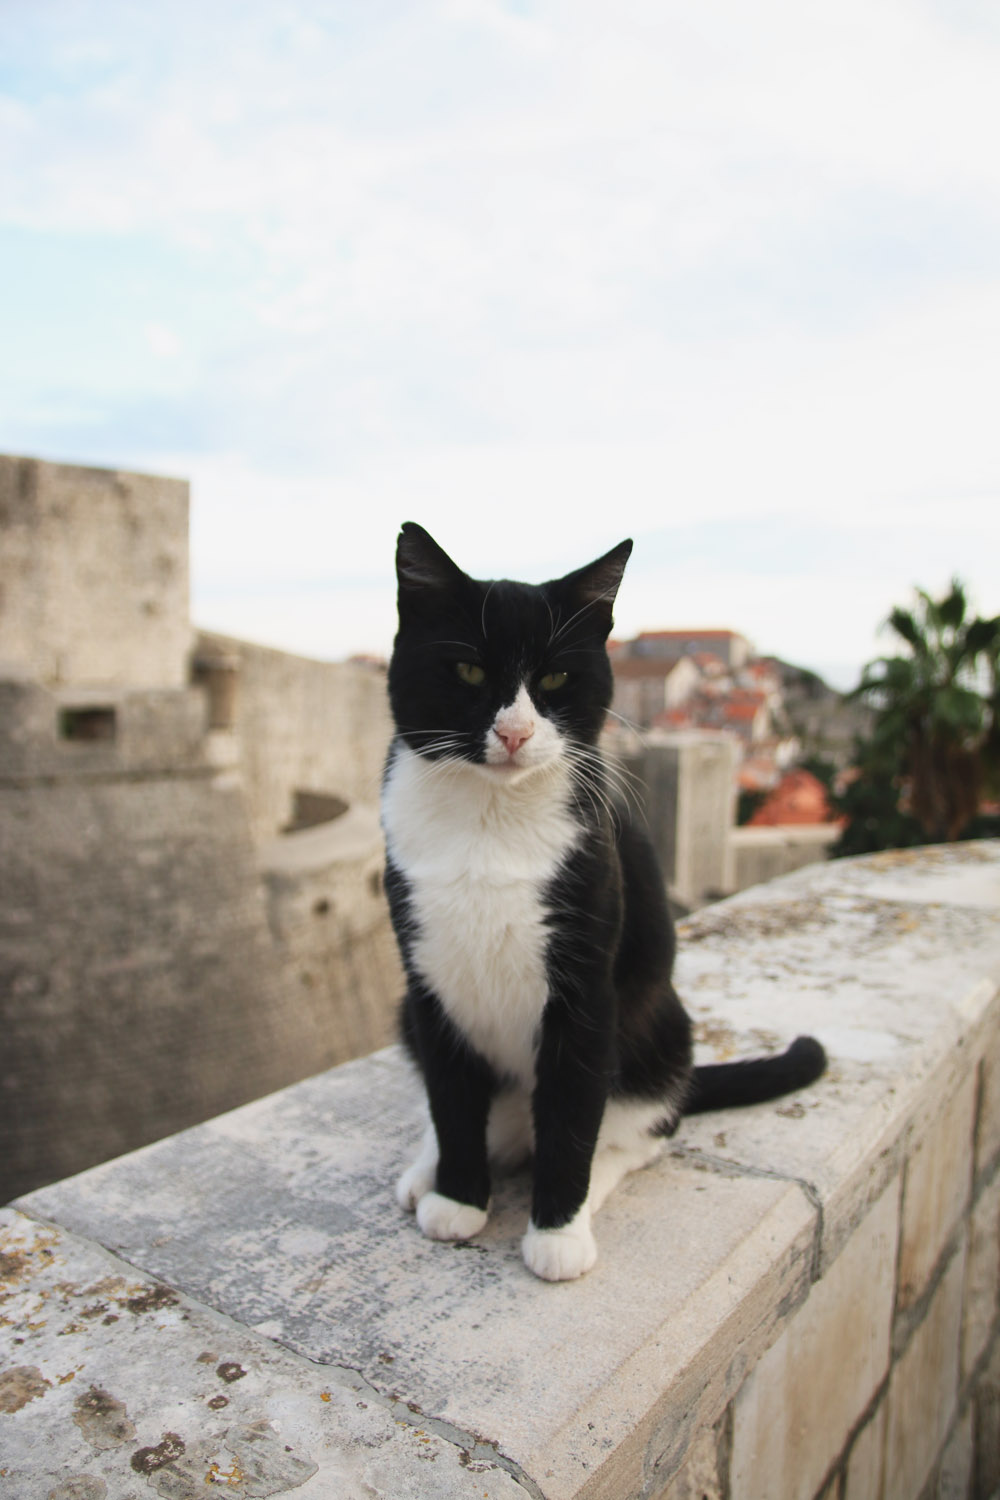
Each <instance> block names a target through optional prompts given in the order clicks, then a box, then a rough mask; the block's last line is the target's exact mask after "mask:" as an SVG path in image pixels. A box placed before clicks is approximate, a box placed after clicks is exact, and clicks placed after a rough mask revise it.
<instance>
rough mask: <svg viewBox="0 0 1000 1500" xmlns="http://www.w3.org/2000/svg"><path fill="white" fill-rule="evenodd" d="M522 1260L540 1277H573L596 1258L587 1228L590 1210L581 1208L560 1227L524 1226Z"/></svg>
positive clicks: (594, 1247) (580, 1274)
mask: <svg viewBox="0 0 1000 1500" xmlns="http://www.w3.org/2000/svg"><path fill="white" fill-rule="evenodd" d="M521 1253H522V1254H523V1256H524V1264H525V1265H526V1266H527V1267H528V1270H529V1271H534V1273H535V1275H536V1276H541V1278H542V1279H543V1281H575V1280H576V1278H577V1277H578V1276H582V1275H583V1274H584V1272H586V1271H589V1270H590V1269H591V1267H592V1266H593V1265H594V1264H595V1262H596V1260H597V1244H596V1242H595V1240H594V1236H593V1234H592V1233H591V1231H590V1214H589V1213H588V1212H587V1211H586V1209H585V1208H584V1209H581V1210H580V1212H579V1213H578V1214H577V1216H576V1218H575V1219H573V1220H572V1221H571V1222H570V1223H569V1224H564V1225H563V1227H562V1229H536V1228H535V1226H534V1224H530V1225H529V1226H528V1232H527V1234H526V1235H525V1236H524V1239H523V1240H522V1241H521Z"/></svg>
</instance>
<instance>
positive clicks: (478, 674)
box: [455, 661, 486, 687]
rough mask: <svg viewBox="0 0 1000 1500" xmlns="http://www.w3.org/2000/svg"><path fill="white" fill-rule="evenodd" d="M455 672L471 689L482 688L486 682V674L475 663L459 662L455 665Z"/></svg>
mask: <svg viewBox="0 0 1000 1500" xmlns="http://www.w3.org/2000/svg"><path fill="white" fill-rule="evenodd" d="M455 671H456V672H457V673H458V675H459V677H461V679H462V681H463V682H467V683H468V684H469V686H470V687H482V685H483V683H484V682H485V681H486V673H485V672H484V671H483V669H482V667H478V666H477V665H476V663H475V662H474V661H457V662H456V663H455Z"/></svg>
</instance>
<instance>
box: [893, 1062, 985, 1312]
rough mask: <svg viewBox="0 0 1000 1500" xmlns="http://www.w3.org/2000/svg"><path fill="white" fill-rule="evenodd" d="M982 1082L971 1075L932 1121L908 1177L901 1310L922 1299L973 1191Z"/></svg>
mask: <svg viewBox="0 0 1000 1500" xmlns="http://www.w3.org/2000/svg"><path fill="white" fill-rule="evenodd" d="M977 1085H978V1078H977V1075H976V1073H975V1072H971V1071H970V1072H969V1073H968V1074H967V1075H966V1077H965V1079H964V1081H963V1082H962V1085H961V1087H960V1088H959V1089H958V1091H957V1092H956V1093H955V1095H954V1096H953V1097H952V1098H951V1099H949V1100H948V1101H947V1103H946V1104H945V1106H944V1108H943V1109H942V1110H940V1111H939V1112H937V1113H936V1114H933V1115H930V1117H929V1121H928V1124H927V1128H926V1130H925V1131H924V1132H923V1134H922V1135H921V1136H920V1138H919V1140H917V1142H916V1144H915V1145H914V1146H913V1147H912V1148H911V1150H910V1153H909V1155H908V1157H907V1161H906V1170H905V1173H904V1177H903V1224H902V1234H901V1237H900V1251H899V1290H898V1304H897V1305H898V1306H899V1307H900V1308H907V1307H909V1306H911V1305H912V1304H913V1303H914V1302H916V1300H917V1298H918V1297H920V1296H921V1295H922V1294H923V1292H924V1290H925V1288H926V1287H927V1283H928V1281H929V1280H930V1276H931V1272H932V1271H933V1270H934V1267H935V1266H936V1265H937V1262H938V1260H939V1258H940V1256H941V1253H942V1251H943V1250H944V1248H945V1246H946V1244H947V1243H948V1240H949V1238H950V1237H951V1235H953V1234H954V1232H955V1228H956V1226H957V1224H958V1221H959V1219H960V1218H961V1216H962V1214H963V1213H964V1211H965V1209H966V1206H967V1204H968V1201H969V1194H970V1191H971V1187H972V1132H973V1125H974V1116H975V1107H976V1090H977Z"/></svg>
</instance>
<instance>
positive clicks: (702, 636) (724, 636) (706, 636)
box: [636, 630, 739, 641]
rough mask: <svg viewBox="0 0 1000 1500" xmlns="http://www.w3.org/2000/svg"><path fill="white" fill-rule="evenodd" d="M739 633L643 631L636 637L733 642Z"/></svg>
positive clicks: (661, 639) (649, 639)
mask: <svg viewBox="0 0 1000 1500" xmlns="http://www.w3.org/2000/svg"><path fill="white" fill-rule="evenodd" d="M738 634H739V632H738V631H736V630H641V631H640V632H639V634H638V635H637V636H636V640H637V641H689V640H691V639H697V640H713V641H731V640H732V639H733V638H734V637H735V636H736V635H738Z"/></svg>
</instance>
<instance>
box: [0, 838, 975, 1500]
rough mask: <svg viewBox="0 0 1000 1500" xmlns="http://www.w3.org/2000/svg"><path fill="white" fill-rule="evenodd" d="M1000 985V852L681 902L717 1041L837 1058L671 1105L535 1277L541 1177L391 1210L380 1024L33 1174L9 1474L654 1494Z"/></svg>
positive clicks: (832, 1255) (845, 872)
mask: <svg viewBox="0 0 1000 1500" xmlns="http://www.w3.org/2000/svg"><path fill="white" fill-rule="evenodd" d="M998 980H1000V845H997V844H995V843H990V842H988V843H980V844H966V845H958V846H953V847H950V848H947V849H929V850H917V851H906V852H900V853H896V854H890V855H880V856H875V857H872V858H868V859H864V860H858V861H840V862H837V863H834V864H830V865H818V866H811V867H809V868H808V869H805V870H801V871H798V872H796V873H795V874H793V875H791V876H788V877H785V878H784V879H782V880H779V881H775V882H772V883H771V884H770V885H767V886H763V887H757V888H755V889H753V890H750V891H747V892H744V893H742V894H741V895H740V896H738V897H734V898H732V899H731V900H729V901H726V902H723V903H720V904H719V905H717V906H714V907H709V908H706V909H705V910H704V911H702V912H700V913H698V914H697V916H695V917H694V918H692V919H690V920H688V921H687V922H686V923H684V924H683V926H682V929H681V953H680V958H679V962H678V986H679V989H680V991H681V993H682V994H683V995H684V997H685V1000H686V1003H687V1004H688V1006H689V1008H690V1010H691V1012H692V1014H693V1015H694V1017H695V1019H696V1021H697V1024H698V1032H699V1037H700V1043H699V1046H700V1051H701V1052H702V1054H703V1056H704V1057H705V1058H707V1057H709V1056H715V1057H730V1056H736V1055H740V1054H744V1053H747V1052H751V1051H759V1050H761V1049H763V1048H769V1047H771V1046H777V1045H783V1044H785V1043H786V1042H787V1041H788V1040H790V1039H791V1038H792V1037H793V1036H794V1035H796V1034H798V1033H800V1032H804V1031H809V1032H813V1033H814V1034H816V1035H818V1036H819V1037H820V1038H821V1040H822V1041H823V1042H824V1044H825V1045H826V1047H827V1049H828V1051H829V1053H830V1057H831V1066H830V1070H829V1072H828V1074H827V1075H826V1077H825V1078H824V1079H823V1080H821V1081H820V1082H819V1083H818V1084H816V1085H814V1087H813V1088H812V1089H810V1090H808V1091H805V1092H803V1093H802V1094H801V1095H799V1096H794V1097H792V1098H789V1099H785V1100H781V1101H776V1102H775V1103H773V1104H770V1105H761V1106H758V1107H756V1108H753V1109H748V1110H743V1111H734V1112H731V1113H720V1114H715V1115H705V1116H701V1117H697V1118H694V1119H691V1120H689V1121H685V1122H684V1123H683V1124H682V1127H681V1129H680V1131H679V1132H678V1134H677V1136H676V1137H675V1138H674V1140H673V1142H672V1143H671V1150H670V1154H669V1155H668V1156H667V1157H666V1158H665V1159H664V1160H663V1161H662V1162H660V1163H657V1164H656V1165H655V1166H654V1167H652V1168H650V1169H649V1170H647V1171H646V1172H643V1173H640V1174H638V1175H636V1176H634V1177H632V1178H631V1179H629V1180H628V1181H627V1182H626V1183H625V1184H623V1185H622V1187H621V1188H620V1189H619V1190H618V1191H617V1193H616V1194H615V1195H614V1196H613V1197H612V1199H611V1200H610V1202H609V1203H608V1204H607V1206H606V1207H605V1208H604V1209H603V1210H602V1212H601V1214H600V1215H599V1217H598V1219H597V1221H596V1235H597V1240H598V1245H599V1248H600V1255H601V1259H600V1261H599V1262H598V1265H597V1267H596V1268H595V1269H594V1271H592V1272H591V1273H590V1275H589V1276H587V1277H585V1278H584V1279H583V1280H581V1281H579V1282H574V1283H567V1284H562V1285H555V1286H553V1285H550V1284H548V1283H543V1282H539V1281H536V1280H535V1279H534V1278H532V1277H531V1276H530V1274H529V1273H528V1272H527V1271H526V1270H525V1269H524V1267H523V1265H522V1263H521V1259H520V1252H519V1241H520V1236H521V1233H522V1231H523V1228H524V1222H525V1218H526V1213H527V1202H528V1184H527V1179H526V1178H525V1177H521V1176H519V1177H514V1178H512V1179H509V1180H507V1181H505V1182H503V1183H501V1184H500V1185H499V1186H498V1190H497V1194H496V1200H495V1207H494V1212H493V1215H492V1217H491V1219H490V1222H489V1224H488V1225H487V1227H486V1229H485V1230H484V1231H483V1233H482V1234H481V1235H480V1236H478V1237H477V1238H476V1240H475V1241H473V1242H472V1243H470V1244H469V1245H466V1246H462V1247H452V1246H442V1245H437V1244H432V1243H430V1242H428V1241H426V1240H424V1239H423V1238H422V1237H421V1236H420V1234H419V1233H418V1231H417V1230H416V1228H415V1225H414V1223H413V1221H412V1219H410V1218H408V1217H406V1216H404V1215H402V1214H401V1213H400V1211H399V1210H398V1209H397V1207H396V1205H395V1202H394V1200H393V1196H392V1184H393V1180H394V1178H395V1176H396V1173H397V1172H398V1171H399V1169H400V1168H401V1167H402V1166H403V1165H404V1164H405V1163H406V1162H407V1160H408V1159H409V1157H410V1155H411V1153H412V1152H413V1150H414V1147H415V1144H416V1142H417V1139H418V1137H419V1134H420V1130H421V1119H422V1108H421V1101H420V1093H419V1089H418V1087H417V1085H416V1082H415V1079H414V1077H413V1075H412V1073H411V1071H410V1068H409V1066H408V1064H407V1063H406V1061H405V1060H404V1058H403V1057H402V1055H401V1053H400V1052H399V1050H398V1049H396V1048H390V1049H387V1050H386V1051H383V1052H380V1053H376V1054H374V1055H373V1056H371V1057H369V1058H365V1059H361V1060H360V1061H358V1062H355V1063H349V1064H346V1065H345V1066H343V1067H340V1068H337V1069H334V1070H332V1071H331V1072H329V1073H326V1074H323V1075H320V1076H318V1077H316V1078H313V1079H310V1080H308V1081H306V1082H305V1083H302V1084H299V1085H297V1086H295V1087H293V1088H290V1089H286V1090H284V1091H282V1092H281V1093H278V1094H275V1095H273V1096H271V1097H269V1098H266V1099H262V1100H259V1101H257V1102H256V1103H254V1104H251V1105H248V1106H245V1107H244V1108H242V1109H239V1110H236V1111H234V1112H232V1113H230V1114H228V1115H224V1116H221V1117H219V1118H218V1119H216V1120H213V1121H210V1122H209V1123H207V1124H205V1125H202V1126H199V1127H197V1128H195V1129H193V1130H189V1131H186V1132H184V1133H183V1134H181V1135H177V1136H174V1137H171V1138H170V1139H168V1140H165V1141H161V1142H159V1143H158V1144H156V1145H154V1146H150V1147H147V1148H145V1149H144V1150H142V1151H138V1152H135V1153H133V1154H132V1155H129V1156H126V1157H123V1158H120V1159H119V1160H117V1161H113V1162H109V1163H107V1164H105V1165H103V1166H101V1167H97V1168H95V1169H93V1170H91V1171H89V1172H86V1173H84V1174H82V1175H81V1176H79V1177H76V1178H72V1179H69V1180H67V1181H65V1182H62V1183H58V1184H56V1185H54V1186H52V1187H49V1188H45V1189H43V1190H41V1191H38V1192H35V1193H33V1194H31V1195H30V1196H28V1197H27V1198H25V1199H23V1200H21V1202H20V1203H19V1204H18V1205H17V1206H16V1209H13V1210H10V1211H8V1212H7V1214H6V1215H5V1216H4V1219H5V1221H4V1228H3V1234H4V1240H3V1241H2V1242H0V1251H6V1259H4V1260H3V1261H2V1265H4V1266H7V1267H11V1268H13V1269H12V1276H13V1279H12V1280H10V1281H9V1282H8V1284H7V1289H8V1292H9V1296H8V1302H7V1306H6V1307H3V1306H0V1341H2V1342H3V1343H4V1344H6V1345H7V1349H6V1363H7V1364H8V1365H10V1364H13V1365H15V1366H16V1367H17V1368H18V1369H19V1370H21V1371H22V1372H23V1373H22V1374H21V1375H20V1376H19V1377H18V1378H19V1380H20V1382H21V1384H20V1385H17V1384H15V1386H13V1387H10V1386H8V1387H4V1386H3V1384H2V1382H0V1454H2V1453H6V1454H7V1455H8V1456H7V1457H6V1458H0V1473H2V1472H3V1469H4V1466H5V1465H6V1468H7V1470H8V1473H9V1476H10V1477H9V1478H8V1479H7V1481H6V1482H7V1483H12V1482H13V1481H14V1479H15V1478H20V1479H21V1482H22V1483H23V1493H24V1494H25V1495H31V1496H34V1495H36V1494H37V1495H44V1496H49V1494H50V1489H51V1493H52V1494H53V1495H55V1497H56V1500H77V1497H79V1496H83V1497H85V1500H99V1497H100V1496H101V1495H104V1494H107V1495H110V1496H123V1497H124V1496H129V1497H133V1496H134V1497H135V1500H139V1497H140V1496H142V1495H144V1494H145V1493H146V1488H145V1486H146V1485H147V1484H149V1485H150V1486H151V1487H152V1488H153V1489H154V1490H155V1491H157V1492H158V1493H161V1494H164V1495H171V1496H187V1495H189V1494H190V1495H192V1496H193V1495H195V1494H199V1495H203V1494H204V1493H205V1487H204V1486H205V1483H206V1475H207V1476H208V1478H207V1482H208V1483H214V1482H219V1481H217V1480H213V1479H212V1476H211V1465H212V1464H215V1465H216V1466H217V1471H216V1472H217V1474H220V1475H221V1474H229V1475H231V1476H238V1477H233V1478H232V1479H231V1483H230V1481H227V1484H229V1485H230V1492H231V1493H235V1494H237V1495H239V1494H245V1495H247V1496H256V1495H272V1494H278V1493H285V1492H286V1491H289V1490H294V1493H295V1494H296V1496H298V1495H301V1496H302V1497H303V1500H306V1497H317V1500H318V1497H321V1496H328V1495H331V1494H333V1493H336V1494H337V1495H338V1496H350V1497H353V1496H355V1495H357V1496H358V1497H361V1496H371V1495H385V1496H387V1497H388V1496H397V1495H402V1494H407V1495H410V1494H412V1495H428V1496H429V1495H435V1496H436V1495H451V1494H455V1495H470V1496H473V1495H486V1496H493V1495H497V1496H504V1495H513V1494H518V1493H524V1492H525V1491H526V1492H527V1493H528V1494H530V1495H533V1496H536V1497H537V1496H544V1497H547V1500H563V1497H567V1500H568V1497H570V1496H581V1497H588V1500H596V1497H598V1496H609V1497H610V1496H612V1495H614V1496H617V1497H625V1496H642V1495H647V1496H653V1495H658V1494H659V1493H660V1491H661V1490H662V1486H663V1483H664V1482H665V1479H666V1478H667V1477H668V1476H669V1475H670V1473H672V1472H674V1471H675V1470H676V1469H677V1468H678V1466H679V1465H680V1464H681V1463H682V1462H683V1460H684V1456H685V1453H686V1451H687V1447H688V1444H689V1442H690V1440H691V1439H692V1438H693V1436H694V1435H695V1434H696V1433H697V1432H698V1431H699V1430H702V1429H703V1428H704V1427H705V1426H706V1424H710V1423H712V1422H713V1421H714V1420H715V1419H716V1417H717V1416H718V1414H719V1413H720V1412H721V1411H722V1410H723V1408H724V1407H725V1406H726V1404H727V1402H729V1400H730V1399H731V1398H732V1396H733V1395H734V1393H735V1392H736V1391H737V1390H738V1389H739V1388H740V1386H741V1384H742V1383H743V1381H744V1379H745V1377H746V1375H747V1373H748V1372H749V1371H750V1370H751V1369H752V1368H753V1367H754V1365H755V1364H756V1362H757V1361H758V1360H759V1359H760V1357H761V1356H762V1355H763V1354H764V1352H765V1351H766V1350H767V1349H768V1347H769V1346H770V1345H771V1344H772V1343H773V1341H774V1339H775V1338H776V1337H777V1335H778V1333H779V1332H781V1330H782V1327H783V1326H784V1325H785V1324H786V1323H787V1320H788V1319H789V1317H790V1315H791V1314H792V1312H793V1311H794V1310H795V1309H796V1308H797V1307H798V1306H800V1305H801V1304H802V1302H803V1301H804V1300H805V1299H806V1298H807V1297H808V1296H809V1292H810V1287H811V1285H812V1283H813V1282H814V1280H815V1279H816V1278H817V1277H822V1276H823V1275H824V1273H825V1272H826V1270H827V1269H828V1268H829V1266H830V1265H831V1264H832V1263H833V1262H834V1261H835V1259H836V1257H837V1255H838V1253H839V1251H840V1249H841V1248H842V1247H843V1245H844V1244H845V1242H846V1241H847V1239H848V1238H849V1236H850V1234H851V1232H852V1230H853V1229H854V1228H856V1227H857V1225H858V1224H859V1223H860V1222H861V1221H862V1219H863V1218H864V1217H865V1215H866V1214H867V1213H868V1211H869V1210H870V1209H871V1207H872V1205H874V1204H876V1203H877V1201H878V1200H879V1198H880V1196H881V1195H882V1194H883V1192H884V1190H885V1188H886V1185H887V1184H888V1183H889V1182H890V1181H891V1179H892V1178H893V1176H894V1175H895V1174H896V1173H897V1172H898V1171H899V1168H900V1163H901V1161H902V1159H903V1156H904V1155H905V1153H906V1151H907V1148H908V1145H909V1143H910V1142H911V1140H912V1137H913V1134H914V1131H915V1130H917V1129H918V1128H919V1127H920V1124H921V1122H924V1124H926V1121H927V1119H928V1118H929V1117H931V1116H932V1115H933V1114H934V1112H935V1110H936V1109H938V1108H940V1107H941V1102H942V1101H943V1100H944V1099H946V1098H947V1097H948V1096H949V1094H950V1093H951V1091H952V1090H953V1088H954V1085H955V1080H956V1079H957V1078H958V1077H959V1076H961V1075H962V1074H964V1073H966V1072H967V1071H968V1068H969V1065H970V1057H971V1054H972V1053H973V1052H974V1050H975V1048H976V1047H977V1045H980V1044H981V1043H982V1039H983V1037H984V1035H985V1028H986V1027H987V1026H988V1025H989V1024H991V1023H992V1022H994V1021H995V1018H996V1014H997V1008H998V1005H1000V1001H998V990H997V982H998ZM17 1340H20V1342H16V1341H17ZM12 1356H13V1357H12ZM229 1365H231V1366H233V1367H234V1368H238V1369H240V1370H241V1371H244V1372H245V1375H246V1378H245V1379H244V1377H243V1375H240V1376H236V1377H235V1378H234V1380H233V1381H232V1382H227V1377H226V1375H225V1374H220V1373H219V1371H220V1369H221V1368H222V1367H223V1366H229ZM230 1373H231V1374H232V1373H233V1372H232V1371H230ZM18 1393H20V1394H18ZM22 1397H23V1398H24V1399H22ZM222 1397H224V1398H225V1403H226V1404H224V1405H223V1404H220V1398H222ZM5 1402H6V1404H5ZM18 1403H20V1404H18ZM88 1403H89V1404H88ZM12 1407H13V1408H15V1409H14V1410H11V1408H12ZM4 1413H9V1414H7V1415H5V1414H4ZM101 1413H104V1415H103V1416H102V1415H101ZM108 1413H111V1415H110V1416H108ZM105 1418H107V1421H106V1424H105V1425H106V1426H107V1425H108V1424H110V1426H109V1427H108V1430H107V1431H105V1429H104V1428H101V1427H100V1425H99V1423H100V1422H104V1421H105ZM95 1422H96V1423H98V1426H97V1427H95V1426H94V1423H95ZM116 1422H117V1423H118V1425H117V1426H115V1423H116ZM111 1428H114V1431H115V1432H117V1433H118V1437H117V1438H115V1441H112V1440H111V1439H112V1436H113V1433H112V1432H111ZM95 1432H98V1433H99V1434H100V1433H103V1434H104V1435H103V1436H99V1440H97V1439H95V1437H94V1433H95ZM122 1434H127V1435H124V1436H123V1435H122ZM141 1455H144V1456H141ZM254 1463H257V1468H258V1470H259V1474H263V1475H264V1477H263V1478H260V1477H259V1476H258V1478H257V1479H252V1478H250V1479H248V1478H247V1475H250V1474H251V1472H252V1471H253V1464H254ZM143 1464H146V1465H153V1467H152V1468H151V1469H148V1472H147V1471H144V1470H143V1468H142V1465H143ZM199 1465H200V1468H199ZM283 1465H284V1467H282V1466H283ZM72 1475H76V1476H78V1477H80V1478H81V1482H82V1479H83V1478H88V1479H91V1478H92V1479H93V1480H94V1483H95V1487H94V1488H92V1489H90V1490H87V1489H76V1490H69V1489H59V1488H57V1487H56V1480H57V1479H58V1480H60V1481H64V1480H66V1481H67V1482H68V1477H69V1476H72ZM144 1476H145V1477H144ZM185 1476H187V1477H185ZM267 1476H270V1477H267ZM49 1477H51V1478H52V1484H51V1486H50V1488H48V1489H47V1488H45V1481H46V1480H47V1479H48V1478H49ZM334 1479H335V1480H336V1487H335V1488H331V1484H332V1483H333V1481H334ZM98 1481H99V1482H100V1483H101V1484H104V1485H105V1488H104V1489H99V1488H97V1487H96V1485H97V1483H98ZM240 1484H242V1485H243V1487H242V1488H240V1487H239V1485H240ZM185 1485H186V1486H187V1487H185ZM158 1486H159V1488H158ZM12 1493H15V1494H16V1493H20V1492H19V1491H18V1490H17V1489H16V1487H15V1488H14V1490H13V1491H12Z"/></svg>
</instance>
